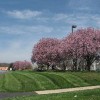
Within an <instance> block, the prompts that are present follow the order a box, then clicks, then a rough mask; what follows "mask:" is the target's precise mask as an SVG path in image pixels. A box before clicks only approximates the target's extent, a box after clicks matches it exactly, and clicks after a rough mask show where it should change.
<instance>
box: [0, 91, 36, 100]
mask: <svg viewBox="0 0 100 100" xmlns="http://www.w3.org/2000/svg"><path fill="white" fill-rule="evenodd" d="M34 94H35V93H34V92H15V93H7V92H6V93H3V92H2V93H0V100H2V99H5V98H13V97H16V96H29V95H34Z"/></svg>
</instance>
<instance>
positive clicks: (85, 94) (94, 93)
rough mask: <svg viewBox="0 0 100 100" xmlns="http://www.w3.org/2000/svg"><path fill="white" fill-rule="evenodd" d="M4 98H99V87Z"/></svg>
mask: <svg viewBox="0 0 100 100" xmlns="http://www.w3.org/2000/svg"><path fill="white" fill-rule="evenodd" d="M4 100H100V89H94V90H85V91H78V92H69V93H59V94H48V95H33V96H24V97H16V98H9V99H4Z"/></svg>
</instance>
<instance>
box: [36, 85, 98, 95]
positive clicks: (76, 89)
mask: <svg viewBox="0 0 100 100" xmlns="http://www.w3.org/2000/svg"><path fill="white" fill-rule="evenodd" d="M97 88H100V85H98V86H87V87H77V88H67V89H56V90H44V91H35V93H36V94H39V95H40V94H53V93H63V92H72V91H80V90H90V89H97Z"/></svg>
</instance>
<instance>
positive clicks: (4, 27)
mask: <svg viewBox="0 0 100 100" xmlns="http://www.w3.org/2000/svg"><path fill="white" fill-rule="evenodd" d="M73 24H75V25H77V29H79V28H85V27H93V28H100V0H0V62H14V61H19V60H28V61H30V58H31V55H32V48H33V46H34V44H36V43H37V42H38V41H39V39H41V38H42V37H55V38H63V37H65V36H66V35H67V34H68V33H70V32H71V26H72V25H73ZM75 30H76V29H75ZM75 30H74V31H75Z"/></svg>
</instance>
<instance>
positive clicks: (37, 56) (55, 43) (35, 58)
mask: <svg viewBox="0 0 100 100" xmlns="http://www.w3.org/2000/svg"><path fill="white" fill-rule="evenodd" d="M59 44H60V40H58V39H55V38H43V39H41V40H40V41H39V42H38V43H37V44H36V45H35V46H34V48H33V51H32V58H31V60H32V62H37V63H40V64H46V65H50V64H54V63H57V62H59V61H60V60H61V58H60V55H59V47H60V46H59Z"/></svg>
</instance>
